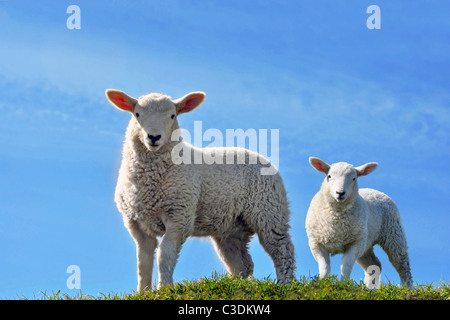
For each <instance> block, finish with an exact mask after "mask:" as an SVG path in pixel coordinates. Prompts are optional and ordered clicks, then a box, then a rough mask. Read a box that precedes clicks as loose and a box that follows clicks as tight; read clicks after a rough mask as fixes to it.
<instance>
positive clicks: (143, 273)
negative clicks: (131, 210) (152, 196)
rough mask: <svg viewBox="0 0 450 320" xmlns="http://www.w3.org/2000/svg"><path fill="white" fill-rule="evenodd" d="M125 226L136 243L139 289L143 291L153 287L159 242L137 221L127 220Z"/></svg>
mask: <svg viewBox="0 0 450 320" xmlns="http://www.w3.org/2000/svg"><path fill="white" fill-rule="evenodd" d="M125 226H126V227H127V229H128V231H129V232H130V234H131V236H132V237H133V239H134V241H135V243H136V257H137V276H138V287H137V291H138V292H142V291H145V290H148V289H151V287H152V272H153V260H154V256H155V249H156V247H157V245H158V242H157V240H156V238H155V237H151V236H149V235H148V234H146V233H145V232H144V231H142V229H141V228H140V227H139V224H138V223H137V222H136V221H131V220H129V221H126V222H125Z"/></svg>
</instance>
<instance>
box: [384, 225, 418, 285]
mask: <svg viewBox="0 0 450 320" xmlns="http://www.w3.org/2000/svg"><path fill="white" fill-rule="evenodd" d="M380 246H381V247H382V248H383V250H384V251H385V252H386V254H387V255H388V257H389V261H390V262H391V263H392V265H393V266H394V268H395V270H397V272H398V274H399V276H400V281H401V283H402V285H406V287H407V288H408V289H411V288H412V284H413V283H412V275H411V267H410V264H409V256H408V246H407V244H406V237H405V236H404V234H403V233H394V234H392V235H391V237H390V238H389V239H387V241H384V242H382V243H380Z"/></svg>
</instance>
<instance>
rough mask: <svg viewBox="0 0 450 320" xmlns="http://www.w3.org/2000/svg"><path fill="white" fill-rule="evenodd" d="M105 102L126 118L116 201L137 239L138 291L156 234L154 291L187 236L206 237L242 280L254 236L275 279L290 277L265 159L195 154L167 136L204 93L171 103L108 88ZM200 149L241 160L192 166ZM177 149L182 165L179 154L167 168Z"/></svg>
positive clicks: (283, 205) (284, 222)
mask: <svg viewBox="0 0 450 320" xmlns="http://www.w3.org/2000/svg"><path fill="white" fill-rule="evenodd" d="M106 97H107V98H108V100H109V101H110V102H111V103H112V104H113V105H114V106H116V107H117V108H119V109H121V110H125V111H128V112H130V113H131V114H132V115H133V116H132V118H131V120H130V122H129V125H128V129H127V131H126V136H125V142H124V146H123V159H122V164H121V167H120V171H119V177H118V182H117V187H116V193H115V201H116V204H117V207H118V209H119V211H120V212H121V213H122V215H123V220H124V224H125V226H126V227H127V229H128V230H129V232H130V234H131V236H132V237H133V239H134V241H135V242H136V250H137V273H138V291H142V290H146V289H149V288H151V279H152V269H153V260H154V253H155V250H156V247H157V237H158V236H163V238H162V240H161V243H160V246H159V249H158V255H157V261H158V270H159V283H158V285H159V286H162V285H165V284H169V283H172V282H173V272H174V268H175V264H176V261H177V259H178V255H179V252H180V249H181V246H182V244H183V243H184V242H185V241H186V239H187V238H188V237H190V236H197V237H204V236H210V237H211V238H212V241H213V243H214V246H215V249H216V252H217V253H218V255H219V256H220V258H221V259H222V261H223V262H224V264H225V266H226V268H227V271H228V273H229V274H230V275H231V276H242V277H248V276H250V275H251V274H252V272H253V262H252V259H251V257H250V254H249V250H248V244H249V241H250V238H251V237H252V235H254V234H255V233H256V234H257V235H258V237H259V241H260V243H261V244H262V246H263V247H264V249H265V250H266V252H267V253H268V254H269V255H270V257H271V258H272V260H273V262H274V265H275V269H276V275H277V278H278V281H279V282H281V283H287V282H290V281H291V280H292V279H293V277H294V269H295V260H294V247H293V244H292V242H291V237H290V235H289V229H290V226H289V215H290V212H289V208H288V201H287V197H286V191H285V189H284V185H283V181H282V179H281V177H280V175H279V174H278V172H276V174H273V175H261V173H260V172H261V169H262V168H264V167H266V164H267V162H268V160H267V159H265V158H263V157H262V156H261V155H259V154H257V153H254V152H251V151H249V150H246V149H243V148H214V149H208V148H205V149H201V148H195V147H194V146H192V145H190V144H188V143H186V142H184V141H182V139H181V137H180V136H179V134H178V138H177V139H173V138H172V134H173V133H174V131H175V130H177V129H179V123H178V120H177V117H178V115H180V114H182V113H185V112H189V111H191V110H193V109H195V108H196V107H198V106H199V105H200V104H201V103H202V102H203V100H204V98H205V94H204V93H202V92H192V93H189V94H187V95H186V96H184V97H182V98H180V99H177V100H172V99H171V98H170V97H168V96H166V95H162V94H158V93H152V94H148V95H145V96H142V97H140V98H138V99H135V98H133V97H130V96H128V95H126V94H125V93H124V92H122V91H119V90H113V89H109V90H106ZM177 131H179V130H177ZM175 132H176V131H175ZM174 136H176V135H174ZM173 140H175V141H173ZM176 146H177V148H175V147H176ZM180 146H181V147H180ZM174 148H175V149H174ZM175 150H176V152H174V151H175ZM205 150H207V151H208V152H207V155H208V156H211V154H214V155H216V156H217V154H223V156H224V159H225V155H226V152H224V151H228V153H229V152H231V154H232V155H234V156H233V159H235V158H239V157H240V159H241V160H242V159H243V158H245V160H247V161H245V163H244V164H226V162H225V161H223V164H219V163H212V164H207V163H205V162H203V163H202V164H195V163H194V158H196V159H198V156H200V159H201V157H202V156H203V155H204V152H205ZM180 152H181V153H182V158H183V159H188V160H189V161H184V162H182V163H179V161H178V160H179V157H178V158H177V161H176V162H177V163H174V161H173V159H172V156H173V155H174V154H176V155H177V156H179V155H180V154H179V153H180ZM186 154H187V155H188V157H187V158H186ZM251 157H254V159H258V161H257V163H256V164H250V163H251V162H249V161H248V160H249V159H250V158H251ZM189 163H190V164H189ZM238 163H239V162H238Z"/></svg>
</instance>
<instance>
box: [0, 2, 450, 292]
mask: <svg viewBox="0 0 450 320" xmlns="http://www.w3.org/2000/svg"><path fill="white" fill-rule="evenodd" d="M72 4H77V5H78V6H79V7H80V9H81V29H80V30H69V29H68V28H67V27H66V20H67V18H68V17H69V14H67V13H66V9H67V7H68V6H69V5H72ZM372 4H376V5H378V6H379V7H380V9H381V29H380V30H369V29H368V28H367V27H366V20H367V18H368V17H369V14H367V13H366V9H367V7H368V6H369V5H372ZM449 8H450V6H449V4H446V3H444V2H439V3H437V2H430V1H423V0H420V1H415V2H414V3H411V2H406V1H382V0H377V1H360V0H358V1H356V0H351V1H348V0H346V1H344V0H339V1H331V0H327V1H325V0H320V1H314V2H313V1H276V2H275V1H263V0H261V1H223V0H220V1H219V0H216V1H175V0H174V1H171V0H168V1H127V2H125V1H101V0H98V1H76V0H73V1H57V2H56V1H24V0H17V1H13V0H10V1H1V2H0V92H1V97H0V113H1V117H0V168H2V169H1V170H0V177H1V178H0V195H1V199H2V201H1V202H2V206H1V209H0V252H1V255H2V259H1V263H0V297H1V298H17V297H18V296H28V297H33V295H34V294H35V295H38V294H39V291H46V292H47V293H50V292H52V291H58V290H61V292H66V293H69V294H76V293H78V291H77V290H70V289H68V288H67V287H66V280H67V278H68V276H69V274H67V273H66V269H67V267H68V266H69V265H73V264H75V265H78V266H79V267H80V269H81V289H82V292H83V293H88V294H92V295H97V294H98V293H100V292H102V293H107V292H116V293H120V292H130V291H131V290H134V289H135V288H136V285H137V280H136V257H135V247H134V242H133V240H132V239H131V237H130V236H129V234H128V232H127V231H126V229H125V228H124V227H123V225H122V220H121V217H120V214H119V212H118V211H117V209H116V207H115V204H114V202H113V195H114V188H115V181H116V178H117V173H118V168H119V165H120V154H121V147H122V142H123V135H124V131H125V128H126V125H127V123H128V120H129V115H128V114H126V113H121V112H119V111H117V110H116V109H115V108H113V107H112V106H111V105H110V104H109V103H108V102H107V101H106V99H105V96H104V91H105V89H107V88H116V89H121V90H123V91H125V92H127V93H129V94H130V95H134V96H139V95H142V94H145V93H149V92H162V93H165V94H168V95H170V96H172V97H173V98H178V97H181V96H183V95H184V94H186V93H188V92H190V91H198V90H201V91H204V92H206V94H207V98H206V100H205V102H204V103H203V105H202V106H201V107H200V108H198V109H196V110H195V112H192V113H190V114H185V115H183V117H180V122H181V125H182V127H183V128H185V129H187V130H192V129H193V124H194V121H199V120H201V121H202V126H203V130H206V129H208V128H217V129H220V130H221V131H222V132H223V133H224V135H225V130H226V129H227V128H229V129H237V128H243V129H244V130H246V129H249V128H254V129H269V130H270V129H279V134H280V155H279V157H280V165H279V169H280V173H281V175H282V177H283V179H284V181H285V184H286V188H287V191H288V196H289V200H290V203H291V211H292V218H291V225H292V235H293V240H294V245H295V249H296V257H297V272H296V276H297V277H300V276H303V275H306V276H314V275H316V274H317V273H318V271H317V270H318V269H317V265H316V262H315V261H314V259H313V257H312V255H311V253H310V250H309V248H308V244H307V237H306V233H305V229H304V221H305V217H306V212H307V209H308V206H309V202H310V200H311V199H312V197H313V195H314V194H315V193H316V192H317V190H318V188H319V186H320V183H321V181H322V179H323V177H322V175H320V174H319V173H317V172H316V171H315V170H314V169H312V168H311V167H310V165H309V163H308V157H309V156H312V155H314V156H318V157H321V158H322V159H324V160H325V161H327V162H329V163H333V162H338V161H347V162H350V163H353V164H355V165H360V164H363V163H366V162H370V161H377V162H378V163H379V167H378V169H377V170H376V171H375V172H374V173H372V174H371V175H369V176H367V177H363V178H361V179H360V182H359V184H360V187H372V188H376V189H379V190H381V191H383V192H385V193H387V194H388V195H390V196H391V197H392V198H393V199H394V200H395V201H396V203H397V205H398V206H399V208H400V212H401V215H402V217H403V223H404V227H405V229H406V233H407V239H408V243H409V248H410V258H411V265H412V272H413V277H414V280H415V281H417V282H419V283H431V282H434V283H435V284H438V283H439V281H441V280H444V281H450V273H449V270H450V247H449V245H448V243H449V240H450V237H449V233H448V228H449V227H448V226H449V225H450V216H449V211H450V205H449V202H448V198H449V196H450V188H449V187H448V181H450V173H449V170H447V168H446V165H448V164H449V163H450V156H449V154H450V145H449V142H450V141H449V140H450V139H449V138H450V131H449V123H450V99H449V98H450V94H449V83H450V79H449V73H448V70H450V61H449V52H450V44H449V42H448V39H449V32H450V28H449V24H450V23H449V21H448V12H449ZM376 252H377V254H378V255H379V257H380V260H381V262H382V264H383V271H382V277H381V280H382V281H384V282H387V281H392V282H394V283H399V278H398V275H397V274H396V272H395V270H394V269H393V267H392V266H391V265H390V263H389V261H388V259H387V256H386V255H385V254H384V253H383V252H382V251H381V249H380V248H377V249H376ZM251 253H252V256H253V260H254V262H255V273H254V275H255V277H256V278H264V277H272V278H274V274H275V271H274V268H273V265H272V262H271V260H270V258H269V257H268V256H267V255H266V253H265V252H264V251H263V249H262V248H261V247H260V245H259V243H258V241H257V240H256V239H255V240H254V241H253V242H252V244H251ZM340 258H341V257H340V256H337V257H333V258H332V272H333V273H334V274H338V273H339V263H340ZM214 271H218V272H224V271H225V269H224V267H223V266H222V264H221V262H220V261H219V259H218V258H217V257H216V255H215V252H214V250H213V247H212V245H211V243H210V242H209V240H208V239H192V240H189V241H188V242H187V243H186V244H185V245H184V247H183V249H182V251H181V255H180V259H179V262H178V264H177V267H176V269H175V274H174V277H175V280H176V281H182V280H184V279H196V278H200V277H208V276H210V275H211V274H212V273H213V272H214ZM156 276H157V274H156V270H155V272H154V276H153V277H154V279H156ZM352 277H353V279H355V280H359V279H361V278H362V277H363V272H362V270H361V268H360V267H359V266H357V265H355V267H354V269H353V272H352Z"/></svg>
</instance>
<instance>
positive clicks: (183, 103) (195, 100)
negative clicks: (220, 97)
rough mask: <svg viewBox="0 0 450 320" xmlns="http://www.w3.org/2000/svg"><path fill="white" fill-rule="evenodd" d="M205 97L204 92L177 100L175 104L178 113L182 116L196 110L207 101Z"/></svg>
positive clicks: (190, 94)
mask: <svg viewBox="0 0 450 320" xmlns="http://www.w3.org/2000/svg"><path fill="white" fill-rule="evenodd" d="M205 97H206V95H205V93H204V92H200V91H198V92H191V93H188V94H187V95H185V96H184V97H182V98H179V99H177V100H175V101H174V103H175V105H176V107H177V113H178V114H181V113H186V112H189V111H192V110H194V109H195V108H197V107H198V106H199V105H200V104H201V103H202V102H203V100H205Z"/></svg>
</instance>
